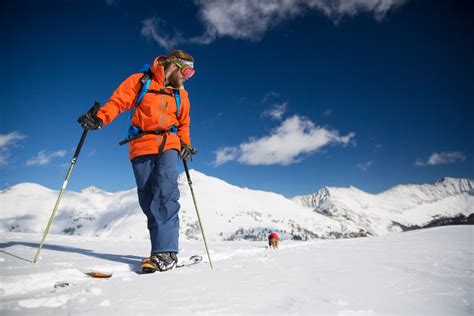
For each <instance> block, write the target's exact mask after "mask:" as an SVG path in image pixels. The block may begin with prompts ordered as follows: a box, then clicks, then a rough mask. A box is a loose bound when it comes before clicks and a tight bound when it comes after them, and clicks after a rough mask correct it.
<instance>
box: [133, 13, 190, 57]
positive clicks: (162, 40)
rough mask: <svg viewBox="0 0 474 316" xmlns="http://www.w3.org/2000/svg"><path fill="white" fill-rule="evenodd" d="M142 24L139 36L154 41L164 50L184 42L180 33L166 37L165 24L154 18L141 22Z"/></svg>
mask: <svg viewBox="0 0 474 316" xmlns="http://www.w3.org/2000/svg"><path fill="white" fill-rule="evenodd" d="M142 24H143V26H142V30H141V32H140V35H142V36H144V37H147V38H150V39H152V40H154V41H156V42H157V43H158V44H159V45H160V46H161V47H163V48H164V49H167V50H170V49H172V48H173V47H176V46H178V45H180V44H182V43H183V42H185V40H184V39H183V37H182V35H181V33H180V32H174V34H173V35H168V34H167V32H166V31H165V28H166V25H167V23H166V21H164V20H162V19H159V18H156V17H154V18H150V19H146V20H144V21H142Z"/></svg>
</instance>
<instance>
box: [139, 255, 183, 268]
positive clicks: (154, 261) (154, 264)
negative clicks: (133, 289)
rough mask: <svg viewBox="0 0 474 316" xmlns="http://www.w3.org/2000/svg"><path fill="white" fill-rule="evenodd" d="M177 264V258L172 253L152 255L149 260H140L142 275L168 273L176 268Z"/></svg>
mask: <svg viewBox="0 0 474 316" xmlns="http://www.w3.org/2000/svg"><path fill="white" fill-rule="evenodd" d="M177 263H178V258H177V257H176V254H175V253H173V252H163V253H157V254H152V255H151V256H150V258H144V259H143V260H142V271H143V272H144V273H153V272H156V271H160V272H163V271H168V270H171V269H173V268H174V267H176V265H177Z"/></svg>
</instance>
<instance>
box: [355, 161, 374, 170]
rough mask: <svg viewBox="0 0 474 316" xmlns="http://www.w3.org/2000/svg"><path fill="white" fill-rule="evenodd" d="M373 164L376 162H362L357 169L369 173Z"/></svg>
mask: <svg viewBox="0 0 474 316" xmlns="http://www.w3.org/2000/svg"><path fill="white" fill-rule="evenodd" d="M373 164H374V162H373V161H372V160H370V161H367V162H361V163H359V164H357V168H359V169H360V170H362V171H367V170H369V168H370V167H371V166H372V165H373Z"/></svg>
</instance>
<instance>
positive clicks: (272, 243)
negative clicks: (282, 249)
mask: <svg viewBox="0 0 474 316" xmlns="http://www.w3.org/2000/svg"><path fill="white" fill-rule="evenodd" d="M279 240H280V238H279V237H278V234H277V233H275V232H270V234H269V235H268V247H269V248H273V249H276V248H278V241H279Z"/></svg>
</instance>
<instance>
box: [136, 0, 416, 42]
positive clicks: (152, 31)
mask: <svg viewBox="0 0 474 316" xmlns="http://www.w3.org/2000/svg"><path fill="white" fill-rule="evenodd" d="M406 1H408V0H265V1H261V0H241V1H234V0H196V1H195V4H196V5H197V6H198V8H199V18H200V20H201V21H202V23H203V24H204V29H205V31H204V33H203V34H202V35H201V36H197V37H193V38H189V39H186V38H183V37H182V36H181V34H179V33H177V34H175V35H174V36H171V37H170V36H169V35H164V32H163V30H162V29H161V28H160V27H159V25H158V24H157V23H153V22H151V23H150V20H152V21H153V20H154V19H149V20H146V21H144V26H143V29H142V35H145V36H148V37H150V38H153V39H154V40H156V41H157V43H158V44H159V45H161V46H162V47H164V48H166V49H169V48H170V47H175V46H177V45H180V44H183V43H188V42H190V43H197V44H209V43H211V42H213V41H214V40H215V39H216V38H219V37H230V38H233V39H244V40H251V41H258V40H260V39H261V38H262V37H263V35H264V34H265V33H266V32H267V31H268V30H269V29H270V28H272V27H274V26H276V25H278V24H280V23H282V22H283V21H286V20H289V19H294V18H296V17H299V16H302V15H304V14H305V13H307V12H310V11H319V12H322V13H323V14H324V15H326V16H327V17H329V18H330V19H331V20H332V21H333V22H334V23H336V24H337V23H338V22H339V21H340V20H341V19H342V18H343V17H344V16H355V15H358V14H360V13H369V14H373V15H374V17H375V19H376V20H377V21H381V20H383V18H384V17H385V15H386V14H387V12H388V11H390V10H392V9H393V8H395V7H398V6H400V5H402V4H403V3H405V2H406Z"/></svg>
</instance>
